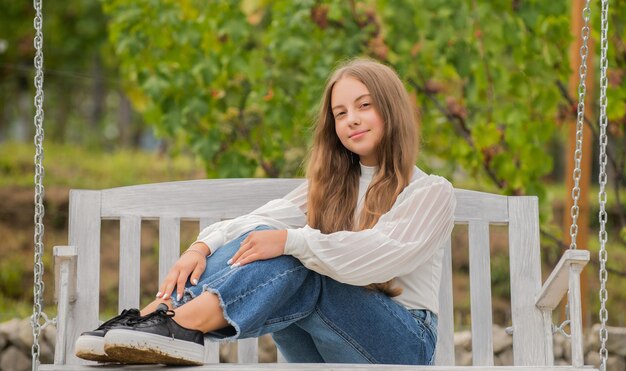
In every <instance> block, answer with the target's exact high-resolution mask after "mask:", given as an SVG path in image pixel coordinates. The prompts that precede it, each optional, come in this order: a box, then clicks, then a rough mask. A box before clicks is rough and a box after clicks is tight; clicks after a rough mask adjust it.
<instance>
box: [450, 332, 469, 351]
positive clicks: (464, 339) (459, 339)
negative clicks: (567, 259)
mask: <svg viewBox="0 0 626 371" xmlns="http://www.w3.org/2000/svg"><path fill="white" fill-rule="evenodd" d="M454 349H455V350H457V349H462V350H472V333H471V332H469V331H461V332H455V333H454Z"/></svg>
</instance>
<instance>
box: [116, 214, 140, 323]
mask: <svg viewBox="0 0 626 371" xmlns="http://www.w3.org/2000/svg"><path fill="white" fill-rule="evenodd" d="M140 267H141V218H140V217H139V216H135V215H133V216H123V217H122V218H121V220H120V271H119V301H118V312H121V311H122V310H123V309H127V308H139V293H140V290H139V286H140Z"/></svg>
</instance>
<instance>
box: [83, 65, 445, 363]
mask: <svg viewBox="0 0 626 371" xmlns="http://www.w3.org/2000/svg"><path fill="white" fill-rule="evenodd" d="M416 121H417V120H416V116H415V112H414V109H413V107H412V105H411V102H410V99H409V96H408V93H407V92H406V90H405V89H404V86H403V84H402V82H401V81H400V79H399V78H398V76H397V75H396V73H395V72H394V71H393V70H391V69H390V68H388V67H386V66H384V65H382V64H380V63H377V62H374V61H370V60H364V59H357V60H353V61H351V62H349V63H347V64H345V65H343V66H342V67H340V68H339V69H337V70H336V71H335V72H334V73H333V74H332V76H331V77H330V79H329V80H328V83H327V85H326V89H325V92H324V95H323V98H322V101H321V105H320V112H319V117H318V119H317V124H316V129H315V134H314V135H315V137H314V141H313V145H312V149H311V152H310V155H309V159H308V166H307V182H305V183H304V184H303V185H302V186H300V187H298V188H296V189H295V190H294V191H292V192H291V193H289V194H288V195H287V196H285V197H284V198H282V199H278V200H274V201H271V202H269V203H267V204H266V205H264V206H262V207H260V208H259V209H257V210H255V211H253V212H252V213H250V214H248V215H245V216H242V217H239V218H236V219H233V220H229V221H223V222H219V223H216V224H213V225H211V226H209V227H208V228H206V229H204V230H203V231H202V232H201V233H200V235H199V237H198V240H197V241H196V242H194V243H193V244H192V245H191V246H190V247H189V249H188V250H187V251H186V252H185V253H183V255H182V256H181V257H180V259H179V260H178V262H177V263H176V264H175V265H174V267H173V268H172V270H171V271H170V273H169V275H168V276H167V278H166V279H165V280H164V281H163V283H162V284H161V286H160V290H159V292H158V293H157V300H155V301H154V302H153V303H151V304H149V305H148V306H147V307H146V308H144V309H143V311H142V312H141V313H139V311H137V310H128V311H124V312H122V314H121V315H119V316H118V317H115V318H114V319H112V320H110V321H108V322H105V323H104V324H103V325H102V326H101V327H99V328H98V329H96V330H95V331H91V332H87V333H84V334H83V335H81V337H80V338H79V339H78V341H77V343H76V353H77V356H79V357H82V358H85V359H92V360H101V361H118V362H122V363H165V364H202V361H203V354H204V351H203V344H204V337H205V336H207V337H208V338H209V339H211V340H215V341H228V340H233V339H237V338H246V337H257V336H260V335H263V334H267V333H272V336H273V338H274V340H275V342H276V344H277V346H278V348H279V349H280V351H281V352H282V354H283V355H284V356H285V357H286V359H287V360H288V361H289V362H332V363H339V362H347V363H394V364H431V363H432V362H433V355H434V350H435V344H436V339H437V311H438V297H437V293H438V288H439V281H440V276H441V260H442V256H443V250H442V244H443V242H444V240H445V239H446V238H447V237H448V236H449V235H450V232H451V230H452V227H453V214H454V208H455V198H454V191H453V188H452V186H451V185H450V183H449V182H448V181H446V180H445V179H443V178H441V177H438V176H433V175H427V174H425V173H424V172H422V171H421V170H420V169H418V168H417V167H416V166H415V162H416V158H417V148H418V139H417V137H418V136H417V123H416Z"/></svg>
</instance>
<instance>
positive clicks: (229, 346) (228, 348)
mask: <svg viewBox="0 0 626 371" xmlns="http://www.w3.org/2000/svg"><path fill="white" fill-rule="evenodd" d="M220 363H237V343H234V342H230V343H222V344H220Z"/></svg>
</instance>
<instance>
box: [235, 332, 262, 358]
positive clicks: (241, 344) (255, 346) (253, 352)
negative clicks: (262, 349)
mask: <svg viewBox="0 0 626 371" xmlns="http://www.w3.org/2000/svg"><path fill="white" fill-rule="evenodd" d="M258 362H259V341H258V339H257V338H251V339H241V340H238V341H237V363H258Z"/></svg>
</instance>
